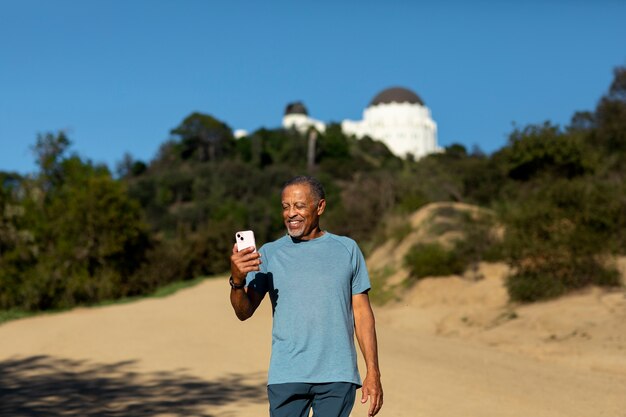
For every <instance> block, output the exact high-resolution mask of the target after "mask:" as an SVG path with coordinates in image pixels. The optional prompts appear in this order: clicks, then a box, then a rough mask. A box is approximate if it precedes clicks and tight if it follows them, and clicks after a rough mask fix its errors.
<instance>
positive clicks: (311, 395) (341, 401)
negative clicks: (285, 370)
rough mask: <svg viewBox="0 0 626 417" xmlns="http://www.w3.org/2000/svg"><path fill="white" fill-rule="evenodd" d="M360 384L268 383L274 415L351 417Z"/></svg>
mask: <svg viewBox="0 0 626 417" xmlns="http://www.w3.org/2000/svg"><path fill="white" fill-rule="evenodd" d="M356 389H357V386H356V385H355V384H353V383H350V382H329V383H324V384H306V383H289V384H272V385H268V386H267V397H268V399H269V402H270V416H271V417H308V416H309V411H310V410H311V408H313V415H315V416H318V417H348V416H349V415H350V411H352V406H354V398H355V396H356Z"/></svg>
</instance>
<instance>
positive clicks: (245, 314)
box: [235, 310, 252, 321]
mask: <svg viewBox="0 0 626 417" xmlns="http://www.w3.org/2000/svg"><path fill="white" fill-rule="evenodd" d="M235 315H236V316H237V318H238V319H239V321H246V320H248V319H249V318H250V317H252V312H250V311H240V310H235Z"/></svg>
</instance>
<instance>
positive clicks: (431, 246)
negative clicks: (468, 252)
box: [404, 243, 465, 279]
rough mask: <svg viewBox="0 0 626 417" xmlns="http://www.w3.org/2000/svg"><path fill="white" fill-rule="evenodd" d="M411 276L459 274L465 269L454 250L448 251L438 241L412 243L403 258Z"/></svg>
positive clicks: (417, 277)
mask: <svg viewBox="0 0 626 417" xmlns="http://www.w3.org/2000/svg"><path fill="white" fill-rule="evenodd" d="M404 263H405V266H406V267H407V268H409V271H410V274H411V276H412V277H413V278H416V279H421V278H424V277H434V276H445V275H453V274H461V273H462V272H463V271H464V270H465V264H464V262H463V260H462V259H461V258H460V257H459V256H458V255H457V254H456V252H454V251H448V250H446V249H445V248H444V247H443V246H441V245H440V244H438V243H428V244H424V243H420V244H417V245H414V246H413V247H412V248H411V249H410V250H409V252H408V253H407V254H406V256H405V258H404Z"/></svg>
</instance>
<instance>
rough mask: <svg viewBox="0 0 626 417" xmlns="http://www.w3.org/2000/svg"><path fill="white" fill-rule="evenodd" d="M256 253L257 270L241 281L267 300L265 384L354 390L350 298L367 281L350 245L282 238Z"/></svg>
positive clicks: (328, 237)
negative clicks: (335, 385)
mask: <svg viewBox="0 0 626 417" xmlns="http://www.w3.org/2000/svg"><path fill="white" fill-rule="evenodd" d="M259 252H260V253H261V259H262V261H263V263H262V264H261V271H259V272H251V273H249V274H248V276H247V278H246V281H247V285H248V287H249V288H252V289H254V290H255V291H257V292H258V293H260V294H265V293H269V296H270V300H271V302H272V309H273V314H274V321H273V327H272V357H271V360H270V368H269V376H268V384H282V383H288V382H304V383H324V382H352V383H354V384H357V385H359V386H360V385H361V378H360V376H359V372H358V369H357V357H356V350H355V348H354V315H353V312H352V295H354V294H360V293H363V292H365V291H367V290H369V289H370V280H369V275H368V273H367V267H366V266H365V260H364V259H363V254H362V253H361V250H360V249H359V247H358V246H357V244H356V242H354V240H352V239H350V238H347V237H343V236H337V235H333V234H331V233H328V232H326V233H324V234H323V235H322V236H320V237H318V238H316V239H312V240H306V241H304V240H296V239H292V238H291V237H290V236H288V235H286V236H284V237H282V238H280V239H278V240H276V241H274V242H271V243H268V244H266V245H263V247H261V249H260V250H259Z"/></svg>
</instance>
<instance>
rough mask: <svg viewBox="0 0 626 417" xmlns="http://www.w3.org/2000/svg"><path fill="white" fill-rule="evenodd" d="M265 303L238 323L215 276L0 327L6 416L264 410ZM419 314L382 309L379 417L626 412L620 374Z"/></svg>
mask: <svg viewBox="0 0 626 417" xmlns="http://www.w3.org/2000/svg"><path fill="white" fill-rule="evenodd" d="M268 304H269V303H267V301H265V302H264V305H263V306H262V307H261V309H260V310H259V311H258V312H257V314H256V315H255V317H253V318H252V319H251V320H249V321H248V322H245V323H240V322H239V321H238V320H237V319H236V318H235V317H234V314H233V313H232V309H231V307H230V304H229V302H228V284H227V282H226V280H225V279H213V280H207V281H205V282H203V283H202V284H200V285H198V286H196V287H194V288H190V289H186V290H182V291H180V292H178V293H177V294H175V295H173V296H170V297H167V298H163V299H147V300H142V301H139V302H136V303H132V304H125V305H117V306H110V307H102V308H94V309H77V310H74V311H71V312H67V313H62V314H55V315H48V316H40V317H35V318H30V319H23V320H18V321H14V322H10V323H7V324H4V325H2V326H0V416H55V415H58V416H114V417H118V416H119V417H121V416H210V415H211V416H241V417H248V416H249V417H252V416H255V417H256V416H263V415H267V412H266V410H267V404H266V400H265V388H264V379H265V372H266V367H267V363H268V360H269V347H270V327H271V317H270V314H271V311H270V309H269V305H268ZM421 311H422V310H420V309H419V308H417V307H415V308H407V309H406V311H405V312H403V313H402V314H404V316H405V317H404V318H403V319H399V318H398V317H399V313H398V309H395V310H393V309H381V310H379V311H377V317H378V332H379V339H380V351H381V367H382V372H383V383H384V388H385V406H384V408H383V411H382V412H381V414H380V415H381V416H425V417H445V416H455V417H457V416H469V417H472V416H476V417H489V416H494V417H495V416H497V417H506V416H520V417H522V416H523V417H527V416H533V417H556V416H562V417H578V416H580V417H593V416H598V417H600V416H607V417H626V376H625V375H623V374H622V373H610V372H594V371H592V370H586V369H582V368H580V367H572V366H566V365H564V364H562V363H556V362H555V363H551V362H549V361H546V360H542V361H539V360H536V359H533V358H530V357H527V356H524V355H521V354H519V353H515V352H507V351H504V350H501V349H500V350H499V349H497V348H494V347H489V346H487V345H486V344H484V343H481V342H480V341H477V340H465V339H462V338H457V339H451V338H444V337H438V336H435V335H433V334H432V333H430V332H428V331H425V330H422V326H413V327H412V326H408V325H407V323H406V321H408V322H413V321H415V322H416V323H419V321H420V320H413V319H412V318H411V316H413V315H415V316H416V318H419V314H420V312H421ZM420 319H421V320H424V318H423V317H422V318H420ZM399 321H402V323H400V324H399V323H398V322H399ZM359 415H363V416H365V415H366V412H365V410H364V409H363V408H362V407H361V406H360V405H358V404H357V405H356V406H355V411H354V412H353V416H359Z"/></svg>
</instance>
